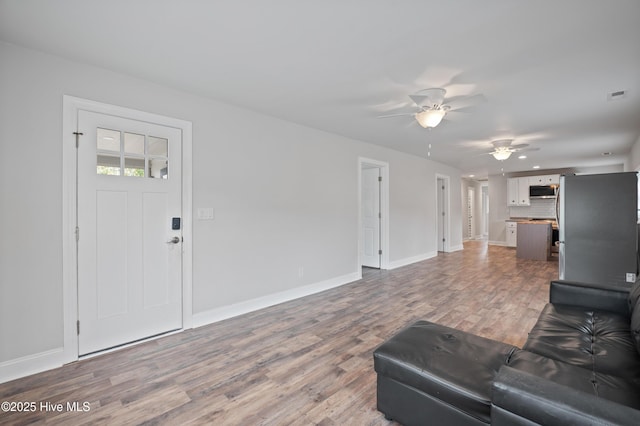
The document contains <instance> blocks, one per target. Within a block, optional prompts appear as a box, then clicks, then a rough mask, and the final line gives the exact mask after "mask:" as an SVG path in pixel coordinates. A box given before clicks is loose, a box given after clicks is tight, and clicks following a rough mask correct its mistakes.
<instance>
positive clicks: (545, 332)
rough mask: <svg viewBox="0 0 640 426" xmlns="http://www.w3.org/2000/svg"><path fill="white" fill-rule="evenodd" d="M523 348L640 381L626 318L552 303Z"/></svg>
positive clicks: (638, 365)
mask: <svg viewBox="0 0 640 426" xmlns="http://www.w3.org/2000/svg"><path fill="white" fill-rule="evenodd" d="M523 349H525V350H527V351H530V352H534V353H537V354H539V355H543V356H546V357H549V358H552V359H555V360H558V361H562V362H565V363H568V364H572V365H576V366H578V367H582V368H586V369H588V370H591V371H594V372H598V373H602V374H609V375H614V376H616V375H617V376H625V377H628V378H631V379H632V380H637V379H640V357H639V356H638V352H637V351H636V348H635V345H634V341H633V339H632V336H631V331H630V327H629V318H628V317H625V316H623V315H618V314H614V313H611V312H603V311H592V310H585V309H584V308H579V307H573V306H567V305H558V304H548V305H546V306H545V308H544V309H543V311H542V313H541V314H540V317H539V318H538V322H537V323H536V325H535V326H534V327H533V329H532V330H531V332H530V333H529V338H528V339H527V342H526V343H525V345H524V347H523Z"/></svg>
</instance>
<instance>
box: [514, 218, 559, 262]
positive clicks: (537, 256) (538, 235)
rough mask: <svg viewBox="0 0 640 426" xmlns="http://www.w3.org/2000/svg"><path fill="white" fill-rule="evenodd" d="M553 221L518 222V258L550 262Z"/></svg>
mask: <svg viewBox="0 0 640 426" xmlns="http://www.w3.org/2000/svg"><path fill="white" fill-rule="evenodd" d="M551 236H552V221H550V220H527V221H519V222H518V233H517V238H518V244H517V246H516V257H518V258H521V259H533V260H549V259H550V258H551Z"/></svg>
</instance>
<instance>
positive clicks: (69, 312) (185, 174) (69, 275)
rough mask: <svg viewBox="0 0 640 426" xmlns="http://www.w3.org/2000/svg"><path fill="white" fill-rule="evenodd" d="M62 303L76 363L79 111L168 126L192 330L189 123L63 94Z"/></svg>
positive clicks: (186, 314) (68, 358)
mask: <svg viewBox="0 0 640 426" xmlns="http://www.w3.org/2000/svg"><path fill="white" fill-rule="evenodd" d="M62 104H63V106H62V120H63V122H62V276H63V284H62V299H63V300H62V304H63V321H64V322H63V324H64V327H63V336H64V337H63V345H64V347H63V359H64V361H63V362H65V363H67V362H72V361H76V360H78V358H79V356H78V334H77V331H76V330H77V325H76V324H77V321H78V276H77V269H76V265H77V254H76V239H75V226H76V201H77V200H76V148H75V143H76V142H75V136H74V134H73V132H76V131H77V129H78V112H79V111H80V110H84V111H91V112H96V113H100V114H109V115H115V116H118V117H122V118H128V119H132V120H138V121H146V122H149V123H153V124H159V125H162V126H167V127H173V128H176V129H179V130H181V133H182V236H183V238H184V242H183V243H182V328H181V330H185V329H188V328H192V327H193V297H192V295H193V287H192V284H193V283H192V277H193V269H192V267H193V244H192V241H193V238H192V236H193V232H192V229H193V221H192V218H193V212H192V199H193V180H192V179H193V178H192V161H193V155H192V123H191V122H189V121H185V120H181V119H177V118H172V117H166V116H162V115H158V114H154V113H150V112H145V111H140V110H136V109H131V108H125V107H121V106H116V105H110V104H105V103H102V102H96V101H92V100H89V99H82V98H77V97H74V96H69V95H63V99H62Z"/></svg>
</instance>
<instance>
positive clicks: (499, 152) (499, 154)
mask: <svg viewBox="0 0 640 426" xmlns="http://www.w3.org/2000/svg"><path fill="white" fill-rule="evenodd" d="M491 155H493V158H495V159H496V160H498V161H504V160H506V159H507V158H509V157H511V150H510V149H509V148H507V147H498V148H496V150H495V151H494V152H492V153H491Z"/></svg>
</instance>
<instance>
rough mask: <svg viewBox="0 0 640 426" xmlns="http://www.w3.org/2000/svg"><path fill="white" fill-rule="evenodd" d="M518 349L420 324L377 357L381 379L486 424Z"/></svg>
mask: <svg viewBox="0 0 640 426" xmlns="http://www.w3.org/2000/svg"><path fill="white" fill-rule="evenodd" d="M516 350H518V349H517V348H516V347H514V346H511V345H507V344H505V343H502V342H497V341H494V340H490V339H485V338H483V337H480V336H475V335H472V334H469V333H466V332H464V331H460V330H456V329H453V328H449V327H445V326H442V325H438V324H433V323H430V322H427V321H418V322H416V323H414V324H413V325H411V326H409V327H407V328H405V329H404V330H402V331H400V332H398V333H397V334H396V335H395V336H393V337H392V338H391V339H389V340H387V341H386V342H385V343H383V344H382V345H381V346H380V347H378V348H377V349H376V350H375V352H374V355H373V357H374V367H375V371H376V372H377V373H378V375H383V376H386V377H389V378H391V379H394V380H396V381H397V382H400V383H402V384H404V385H407V386H411V387H413V388H415V389H418V390H420V391H422V392H424V393H426V394H428V395H431V396H433V397H434V398H437V399H439V400H440V401H442V402H444V403H445V404H449V405H451V406H453V407H457V408H458V409H459V410H460V411H462V412H464V413H465V414H467V415H469V416H471V417H474V418H476V419H479V420H481V421H483V422H485V423H488V422H489V421H490V410H491V384H492V382H493V379H494V378H495V376H496V374H497V373H498V370H499V369H500V367H501V366H503V365H504V364H505V362H506V360H507V359H508V358H509V357H510V356H511V354H512V353H513V352H514V351H516Z"/></svg>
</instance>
